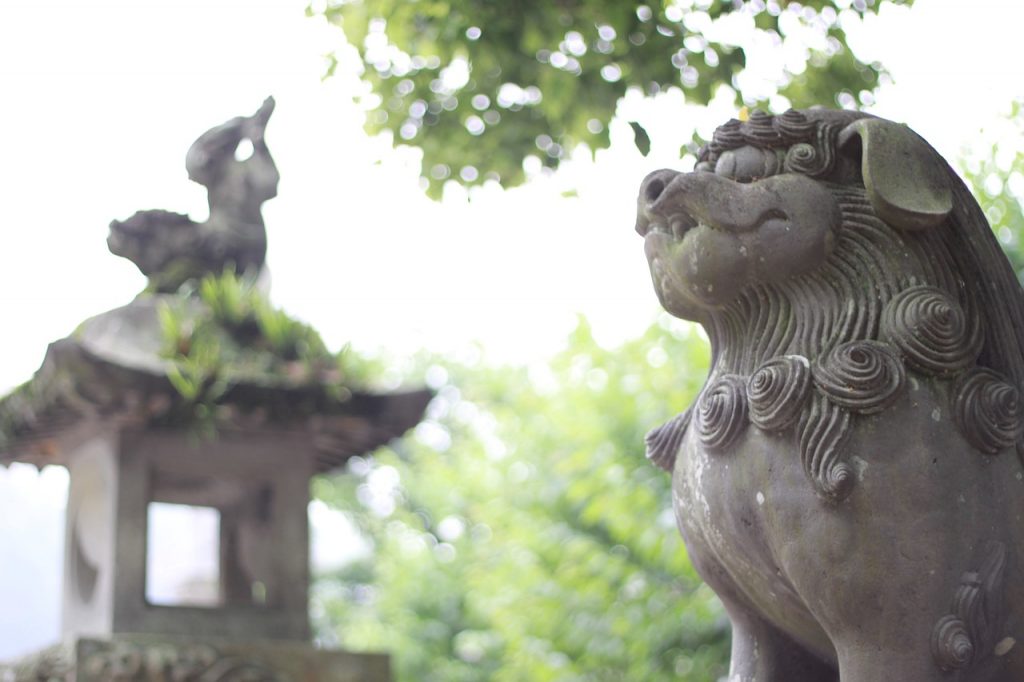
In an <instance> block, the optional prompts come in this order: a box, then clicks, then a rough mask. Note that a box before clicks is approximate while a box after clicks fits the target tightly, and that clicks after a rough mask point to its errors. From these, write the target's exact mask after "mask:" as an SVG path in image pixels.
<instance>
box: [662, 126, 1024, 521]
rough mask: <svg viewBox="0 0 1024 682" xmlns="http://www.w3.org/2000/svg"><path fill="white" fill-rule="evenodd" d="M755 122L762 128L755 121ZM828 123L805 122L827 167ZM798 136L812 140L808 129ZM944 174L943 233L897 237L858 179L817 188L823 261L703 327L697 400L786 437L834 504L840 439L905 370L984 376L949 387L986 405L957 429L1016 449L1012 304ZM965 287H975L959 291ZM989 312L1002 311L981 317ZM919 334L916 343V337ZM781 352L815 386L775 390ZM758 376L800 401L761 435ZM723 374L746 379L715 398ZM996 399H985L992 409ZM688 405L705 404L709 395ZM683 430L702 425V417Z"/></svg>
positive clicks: (667, 430)
mask: <svg viewBox="0 0 1024 682" xmlns="http://www.w3.org/2000/svg"><path fill="white" fill-rule="evenodd" d="M777 120H778V119H777ZM843 123H845V122H843ZM730 125H731V126H732V127H729V126H730ZM759 125H761V126H762V127H764V128H765V130H767V129H768V124H767V123H765V122H760V123H759ZM778 127H779V126H778V125H776V128H778ZM841 127H842V124H841V123H840V122H831V121H819V122H818V124H817V132H816V134H815V135H814V139H816V141H817V147H816V149H817V150H818V153H819V155H820V156H821V157H823V158H826V159H827V163H826V166H827V168H831V166H832V159H833V157H834V155H835V154H837V153H838V151H837V136H838V131H839V129H840V128H841ZM723 128H724V130H723V134H721V135H718V139H717V140H716V142H717V144H715V145H712V147H713V148H712V149H711V151H710V152H709V153H710V155H711V157H712V160H713V157H714V155H715V154H716V153H718V152H720V151H721V150H722V149H727V148H728V147H729V146H732V145H734V144H739V143H740V142H738V141H736V142H731V137H730V135H732V136H734V137H737V140H739V139H740V135H739V133H740V132H745V133H748V132H749V131H746V128H738V127H737V125H736V124H735V123H734V122H733V123H731V124H727V126H723ZM800 133H801V135H803V136H804V137H808V138H809V137H811V135H810V133H809V131H800ZM766 134H767V133H766ZM746 137H749V134H747V135H746ZM776 137H778V138H779V140H781V141H779V140H775V141H774V142H773V143H772V144H773V146H777V144H784V143H785V142H786V139H785V135H776ZM773 140H774V138H773ZM801 144H803V143H801ZM798 146H799V145H798ZM803 147H808V145H807V144H803ZM793 149H795V147H794V148H793ZM824 168H825V167H822V166H819V167H818V169H817V171H816V172H815V173H813V175H819V174H824V173H821V172H820V171H821V170H823V169H824ZM946 171H947V174H948V176H949V179H950V185H951V187H952V191H953V195H954V199H953V206H954V210H953V213H952V214H951V215H950V217H949V219H948V220H946V221H945V223H944V224H943V225H941V226H938V227H936V228H934V229H925V230H898V229H896V228H895V227H893V226H891V225H889V224H888V223H887V222H886V221H884V220H882V219H881V218H880V217H879V216H878V215H877V214H876V212H875V210H874V208H873V206H872V203H871V200H870V198H869V196H868V192H867V190H866V189H865V187H864V186H862V184H860V183H857V184H848V183H843V184H838V183H836V182H828V181H826V180H824V179H822V180H819V181H820V182H822V183H823V184H824V185H825V187H826V188H827V189H828V190H829V192H830V193H831V194H832V196H833V198H834V199H835V202H836V204H837V206H838V208H839V211H840V214H841V223H840V227H839V229H838V230H837V231H836V233H835V235H834V239H835V245H834V248H833V250H832V252H831V253H830V254H829V256H828V258H827V259H826V261H825V262H824V263H823V265H822V266H821V267H819V268H818V269H816V270H813V271H811V272H807V273H804V274H801V275H798V276H795V277H792V278H789V279H786V280H782V281H779V282H774V283H760V284H755V285H752V286H750V287H748V288H746V289H745V290H744V291H743V292H742V293H741V294H740V295H739V296H738V297H737V298H736V299H735V300H733V301H732V302H730V303H728V304H727V305H725V306H723V307H721V308H718V309H715V310H713V311H711V312H709V313H708V314H707V319H705V320H702V323H703V324H704V326H705V327H706V328H707V330H708V334H709V337H710V340H711V345H712V367H711V372H710V375H709V377H708V381H707V384H706V386H705V389H704V393H705V394H707V393H708V391H710V390H711V389H712V388H713V389H714V390H715V395H716V398H715V399H716V400H719V401H721V400H724V399H725V398H726V397H729V399H730V400H734V401H738V402H741V403H743V404H728V405H723V406H722V407H721V409H723V410H730V411H731V412H729V413H730V414H732V413H735V414H746V413H747V412H748V411H749V412H750V414H752V415H754V416H753V417H752V420H753V421H754V422H755V426H758V427H759V428H763V429H766V430H775V431H778V432H782V431H784V430H792V431H793V432H794V434H793V435H794V437H795V440H796V443H797V444H798V447H799V450H800V457H801V461H802V463H803V465H804V470H805V473H806V474H807V476H808V478H809V479H810V481H811V483H812V484H813V485H814V487H815V488H816V490H817V491H818V492H819V494H821V495H822V496H823V497H824V498H826V499H829V500H832V501H838V500H841V499H842V498H844V497H845V496H846V495H847V494H849V492H850V491H851V489H852V485H853V480H854V478H855V477H854V473H853V470H852V469H851V466H850V465H849V464H847V463H846V462H844V461H843V453H842V447H843V444H844V443H845V441H846V440H847V438H848V436H849V434H850V432H851V430H852V429H853V428H856V425H857V423H858V419H859V418H860V416H862V415H870V414H874V413H877V412H879V411H881V410H882V409H884V408H885V407H886V406H887V405H888V404H890V403H891V402H892V400H894V399H895V398H896V397H898V395H899V393H900V391H901V390H903V389H904V384H905V377H906V375H907V373H908V372H915V373H917V374H919V375H923V376H933V377H938V378H940V379H949V380H954V381H955V380H956V379H957V378H958V377H961V378H962V377H963V376H964V373H965V372H966V371H968V370H971V369H972V368H976V367H981V368H985V369H987V370H990V371H991V375H986V376H987V377H989V378H988V381H989V384H990V385H988V386H986V387H984V389H981V388H979V387H978V382H977V381H975V382H965V381H962V380H961V381H960V382H959V383H958V384H957V385H960V386H968V387H969V388H962V389H956V388H954V389H952V390H954V391H956V390H959V391H960V392H961V393H964V394H965V395H966V392H967V391H968V390H970V391H975V392H976V391H982V393H979V395H984V396H990V397H991V398H990V400H989V402H990V403H992V408H991V409H990V410H988V411H985V410H975V411H974V412H971V414H972V415H973V414H975V413H977V414H979V415H980V416H976V417H972V419H973V421H964V419H966V418H962V419H961V421H960V422H959V423H960V424H961V430H962V431H963V432H964V433H965V436H966V437H967V439H968V441H970V442H971V443H972V444H975V447H976V448H977V449H979V450H980V451H982V452H986V453H989V454H992V453H993V452H995V451H996V449H997V446H996V445H993V443H995V444H1002V445H1003V446H1011V445H1013V444H1015V443H1017V444H1018V447H1019V442H1020V438H1021V435H1022V433H1024V425H1022V424H1024V420H1022V419H1021V412H1022V411H1024V408H1021V407H1019V406H1018V392H1019V390H1020V388H1021V387H1022V386H1024V354H1022V353H1024V351H1022V349H1024V301H1022V298H1021V293H1020V288H1019V285H1018V284H1017V281H1016V277H1015V276H1014V273H1013V272H1012V270H1011V269H1010V268H1009V266H1008V264H1007V263H1006V261H1005V259H1004V258H1003V257H1002V254H1001V252H1000V248H999V246H998V244H997V243H996V241H995V238H994V237H993V235H992V234H991V231H990V229H989V227H988V224H987V222H986V221H985V218H984V215H983V214H982V212H981V210H980V208H979V207H978V206H977V204H976V202H975V201H974V199H973V197H972V196H971V195H970V193H969V192H968V190H967V189H966V187H964V185H963V183H962V182H961V181H960V180H959V179H958V178H957V177H956V175H955V174H954V172H953V171H952V169H950V168H949V167H948V166H947V167H946ZM806 174H808V175H812V173H806ZM965 282H976V283H981V284H980V286H979V285H975V286H972V287H968V286H966V285H965V284H964V283H965ZM996 310H999V311H1004V312H1001V313H1000V314H998V315H994V314H991V311H996ZM922 336H923V338H924V341H921V339H920V338H918V337H922ZM922 344H924V347H922ZM786 358H788V359H790V360H789V361H788V363H789V365H790V367H792V368H796V367H797V365H796V364H793V363H794V360H792V359H794V358H795V359H798V360H800V362H803V363H804V364H805V365H806V366H808V367H812V368H813V370H812V376H813V387H814V390H811V391H804V390H803V388H802V387H798V386H795V385H788V386H786V385H782V384H779V382H783V383H784V380H785V376H787V375H785V373H783V375H780V376H781V378H780V376H775V375H778V374H779V367H778V365H779V363H780V361H782V360H784V359H786ZM769 367H771V368H772V369H771V370H770V371H769V370H768V368H769ZM772 373H774V374H772ZM770 374H771V376H769V375H770ZM794 376H795V374H794ZM766 377H768V378H771V379H772V380H773V381H775V382H776V384H779V386H777V387H775V388H773V389H772V390H778V391H780V392H788V393H787V394H789V395H799V396H800V403H799V409H800V412H799V414H794V415H793V418H792V419H791V420H786V422H785V425H786V428H785V429H782V428H774V427H773V425H774V424H775V422H773V421H772V420H770V419H763V420H761V423H758V419H757V416H756V415H757V414H758V412H757V409H758V405H757V404H756V402H755V404H753V409H752V411H751V409H750V406H748V405H747V404H746V403H747V402H750V401H756V400H758V399H760V400H762V401H763V400H764V399H765V397H764V395H763V392H764V390H765V389H764V382H765V381H766V380H767V379H766ZM726 379H727V380H728V382H729V383H730V385H732V384H735V382H737V381H743V380H748V379H749V380H750V381H751V383H750V384H749V385H748V388H747V392H746V394H743V393H742V392H741V393H739V394H737V393H736V392H735V391H732V392H727V393H723V392H721V391H720V389H721V386H722V382H723V380H726ZM755 384H756V385H755ZM797 389H799V390H797ZM758 391H761V393H758ZM730 396H731V397H730ZM968 398H970V396H968V397H965V396H964V395H960V396H954V398H953V399H954V402H955V406H951V410H952V411H955V412H957V414H961V415H963V414H967V411H966V410H965V408H964V407H963V403H964V402H965V401H966V400H968ZM996 398H998V401H999V402H998V405H996V404H995V403H994V402H992V401H994V400H996ZM971 400H975V399H974V398H971ZM977 400H980V398H978V399H977ZM697 404H698V405H703V406H705V407H706V406H707V405H708V404H709V398H708V397H705V398H704V399H702V400H698V402H697ZM986 415H987V416H986ZM986 420H987V421H986ZM690 422H691V420H690V419H689V415H688V414H687V415H684V417H683V418H681V419H676V420H673V421H672V422H669V423H668V424H666V425H665V426H664V427H662V428H661V429H658V430H655V431H654V432H652V433H651V435H650V439H649V441H648V444H649V446H651V445H654V444H658V443H662V444H664V443H678V442H679V441H680V439H681V435H682V433H681V431H682V430H684V429H686V428H688V427H689V425H690ZM694 423H696V424H697V425H698V427H701V425H702V424H703V423H704V422H703V421H702V420H696V421H695V422H694ZM735 428H739V427H738V426H736V427H735ZM730 433H733V432H730ZM704 435H707V434H702V436H704ZM658 450H661V448H658ZM649 455H650V456H652V459H653V460H654V461H655V463H657V464H659V466H663V467H665V468H671V465H672V461H673V459H674V454H673V455H671V456H670V455H669V454H668V453H666V452H663V451H662V452H649ZM1022 456H1024V455H1022Z"/></svg>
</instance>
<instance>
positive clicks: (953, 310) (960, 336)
mask: <svg viewBox="0 0 1024 682" xmlns="http://www.w3.org/2000/svg"><path fill="white" fill-rule="evenodd" d="M882 333H883V335H884V336H885V337H886V338H887V339H888V340H889V341H890V342H891V343H892V344H893V345H894V346H896V347H897V348H899V349H900V351H901V352H902V353H903V356H904V357H905V358H906V360H907V364H909V365H910V366H911V367H912V368H914V369H916V370H919V371H921V372H924V373H925V374H933V375H938V376H949V375H952V374H955V373H957V372H961V371H963V370H965V369H967V368H968V367H970V366H971V365H973V364H974V361H975V359H976V358H977V357H978V353H979V352H980V343H979V342H980V340H981V339H980V335H978V334H972V330H971V329H970V328H969V327H968V325H967V320H966V316H965V315H964V312H963V310H961V309H960V306H959V305H957V304H956V302H954V301H953V300H952V299H951V298H950V297H949V296H947V295H946V293H945V292H943V291H941V290H939V289H936V288H935V287H929V286H916V287H911V288H909V289H905V290H903V291H901V292H900V293H899V294H897V295H896V296H895V297H893V299H892V300H891V301H889V304H888V305H887V306H886V307H885V311H884V312H883V313H882Z"/></svg>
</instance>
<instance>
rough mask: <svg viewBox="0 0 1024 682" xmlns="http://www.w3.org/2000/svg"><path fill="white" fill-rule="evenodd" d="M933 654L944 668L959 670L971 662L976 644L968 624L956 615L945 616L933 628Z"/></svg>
mask: <svg viewBox="0 0 1024 682" xmlns="http://www.w3.org/2000/svg"><path fill="white" fill-rule="evenodd" d="M931 644H932V656H933V657H934V658H935V662H936V663H938V665H939V667H940V668H942V669H943V670H959V669H961V668H966V667H968V666H969V665H970V664H971V659H972V658H974V644H972V643H971V634H970V632H969V631H968V630H967V625H966V623H964V622H963V621H962V620H960V619H959V618H957V617H956V616H952V615H949V616H943V617H942V618H941V619H940V620H939V622H938V623H936V624H935V627H934V628H933V629H932V641H931Z"/></svg>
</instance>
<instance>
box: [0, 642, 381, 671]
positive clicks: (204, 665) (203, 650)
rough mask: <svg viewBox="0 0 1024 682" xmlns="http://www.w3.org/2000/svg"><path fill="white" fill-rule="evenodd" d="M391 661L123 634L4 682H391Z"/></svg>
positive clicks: (63, 650)
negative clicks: (310, 681)
mask: <svg viewBox="0 0 1024 682" xmlns="http://www.w3.org/2000/svg"><path fill="white" fill-rule="evenodd" d="M390 679H391V673H390V669H389V662H388V656H387V655H384V654H354V653H349V652H345V651H323V650H318V649H314V648H313V647H311V646H309V645H308V644H302V643H297V642H278V641H258V640H249V641H246V642H236V641H231V640H217V639H206V638H204V639H201V640H199V639H193V638H173V637H157V636H145V635H118V636H116V637H113V638H104V639H98V638H97V639H93V638H80V639H75V640H70V641H69V642H68V643H67V644H63V645H59V646H54V647H51V648H49V649H45V650H44V651H41V652H40V653H38V654H36V655H34V656H31V657H29V658H26V659H24V660H22V661H20V662H19V663H17V664H15V665H13V666H10V667H8V668H3V667H0V680H2V682H42V681H45V682H167V681H170V680H173V681H174V682H306V681H307V680H315V681H316V682H387V681H388V680H390Z"/></svg>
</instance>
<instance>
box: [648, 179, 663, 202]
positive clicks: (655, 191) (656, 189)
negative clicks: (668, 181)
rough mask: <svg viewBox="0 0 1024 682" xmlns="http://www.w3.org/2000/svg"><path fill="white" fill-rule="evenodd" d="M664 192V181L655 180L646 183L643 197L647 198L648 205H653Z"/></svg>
mask: <svg viewBox="0 0 1024 682" xmlns="http://www.w3.org/2000/svg"><path fill="white" fill-rule="evenodd" d="M664 191H665V181H664V180H662V179H661V178H655V179H653V180H651V181H650V182H649V183H647V187H646V188H644V196H645V197H646V198H647V201H648V202H649V203H652V204H653V203H654V202H655V201H657V200H658V197H660V196H661V193H662V192H664Z"/></svg>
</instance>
